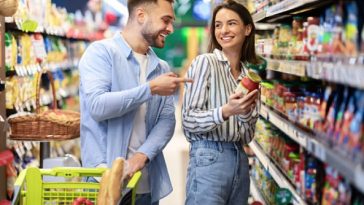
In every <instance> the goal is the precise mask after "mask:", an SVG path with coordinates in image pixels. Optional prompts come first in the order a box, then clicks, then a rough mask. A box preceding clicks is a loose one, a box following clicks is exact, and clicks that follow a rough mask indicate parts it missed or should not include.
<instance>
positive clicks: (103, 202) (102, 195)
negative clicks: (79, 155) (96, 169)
mask: <svg viewBox="0 0 364 205" xmlns="http://www.w3.org/2000/svg"><path fill="white" fill-rule="evenodd" d="M109 180H110V170H109V169H107V170H106V171H105V172H104V173H103V174H102V178H101V181H100V189H99V194H98V196H97V204H98V205H109V203H108V201H107V199H108V196H107V194H108V193H107V188H108V184H109Z"/></svg>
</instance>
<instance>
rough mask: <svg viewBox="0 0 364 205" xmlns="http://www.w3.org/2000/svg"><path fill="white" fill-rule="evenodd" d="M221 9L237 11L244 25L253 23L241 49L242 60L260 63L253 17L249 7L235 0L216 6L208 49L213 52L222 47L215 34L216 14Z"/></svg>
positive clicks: (228, 0)
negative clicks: (256, 49)
mask: <svg viewBox="0 0 364 205" xmlns="http://www.w3.org/2000/svg"><path fill="white" fill-rule="evenodd" d="M221 9H229V10H231V11H234V12H235V13H237V14H238V15H239V17H240V19H241V20H242V21H243V23H244V25H249V24H250V25H251V29H252V30H251V32H250V34H249V36H247V37H246V38H245V41H244V43H243V46H242V50H241V52H242V55H241V59H240V61H242V62H244V63H246V62H249V63H252V64H258V63H259V60H258V58H257V56H256V53H255V26H254V22H253V19H252V17H251V15H250V12H249V11H248V9H246V8H245V7H244V6H243V5H242V4H240V3H238V2H236V1H234V0H227V1H225V2H224V3H222V4H220V5H218V6H216V8H215V9H214V11H213V14H212V21H211V25H210V42H209V47H208V51H209V52H213V50H214V49H215V48H218V49H220V50H221V49H222V48H221V46H220V44H219V43H218V42H217V40H216V36H215V19H216V14H217V12H218V11H220V10H221Z"/></svg>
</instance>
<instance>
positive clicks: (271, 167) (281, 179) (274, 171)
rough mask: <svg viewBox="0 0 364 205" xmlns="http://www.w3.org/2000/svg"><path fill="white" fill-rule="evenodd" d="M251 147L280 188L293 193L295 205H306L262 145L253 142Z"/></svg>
mask: <svg viewBox="0 0 364 205" xmlns="http://www.w3.org/2000/svg"><path fill="white" fill-rule="evenodd" d="M249 146H250V148H251V149H252V150H253V152H254V153H255V155H256V157H257V158H258V160H259V161H260V162H261V164H262V165H263V167H264V168H265V169H266V170H267V171H268V172H269V173H270V175H271V176H272V177H273V179H274V181H276V182H277V184H278V186H279V187H281V188H286V189H288V190H289V191H290V192H291V193H292V196H293V197H292V198H293V204H299V205H304V204H306V202H305V200H304V199H303V198H302V197H301V196H300V195H299V194H298V193H297V192H296V190H295V188H294V187H293V186H292V184H291V183H290V182H289V180H288V179H287V178H286V177H285V176H284V174H282V173H281V171H280V170H279V168H278V167H276V165H275V163H274V162H273V161H271V160H270V159H269V157H268V156H267V155H266V154H265V153H264V151H263V150H262V148H261V147H260V145H259V144H258V143H257V142H256V141H255V140H253V141H252V142H251V143H250V144H249Z"/></svg>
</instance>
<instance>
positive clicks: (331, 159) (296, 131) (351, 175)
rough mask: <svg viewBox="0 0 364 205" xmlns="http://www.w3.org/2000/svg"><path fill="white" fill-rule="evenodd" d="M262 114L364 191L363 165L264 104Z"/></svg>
mask: <svg viewBox="0 0 364 205" xmlns="http://www.w3.org/2000/svg"><path fill="white" fill-rule="evenodd" d="M260 115H261V116H262V117H263V118H265V119H266V120H268V121H269V122H271V123H272V124H273V125H275V126H276V127H277V128H279V129H280V130H281V131H283V132H284V133H285V134H286V135H287V136H289V137H290V138H291V139H293V140H294V141H296V142H297V143H298V144H300V145H301V146H302V147H304V148H305V149H306V150H307V151H308V152H310V153H311V154H313V155H314V156H316V157H317V158H319V159H320V160H321V161H323V162H326V163H328V164H329V165H330V166H332V167H334V168H335V169H337V170H338V172H339V173H340V174H341V175H343V176H344V177H345V178H346V179H347V180H349V181H350V182H351V183H352V184H353V185H354V186H355V187H356V188H358V189H359V190H360V191H361V192H362V193H364V168H363V167H362V165H360V164H358V163H355V162H353V161H352V160H349V159H348V158H346V157H344V156H343V155H342V154H340V152H338V151H335V150H334V149H332V148H331V147H329V146H328V145H326V144H324V143H321V142H320V141H318V140H317V139H316V137H315V135H314V134H311V133H308V132H306V131H304V130H302V129H301V128H299V127H297V126H296V125H295V124H294V123H292V122H291V121H289V120H287V119H285V118H284V117H282V116H280V115H279V114H278V113H276V112H275V111H273V110H272V109H270V108H269V107H267V106H265V105H263V104H262V105H261V110H260ZM263 165H264V164H263Z"/></svg>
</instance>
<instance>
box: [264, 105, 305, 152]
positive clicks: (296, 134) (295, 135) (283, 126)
mask: <svg viewBox="0 0 364 205" xmlns="http://www.w3.org/2000/svg"><path fill="white" fill-rule="evenodd" d="M260 115H261V116H262V117H263V118H264V119H266V120H267V121H270V122H271V123H272V124H273V125H275V126H276V127H277V128H279V129H280V130H281V131H282V132H284V133H285V134H286V135H288V136H290V137H291V138H292V139H293V140H294V141H295V142H297V143H298V144H299V145H301V146H302V147H307V139H308V138H309V134H308V133H306V132H305V131H303V130H300V129H298V128H296V127H295V126H294V125H293V124H292V122H290V121H289V120H287V119H285V118H283V117H281V116H280V115H279V114H278V113H276V112H274V111H272V110H271V109H270V108H269V107H267V106H265V105H263V104H262V105H261V108H260Z"/></svg>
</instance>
